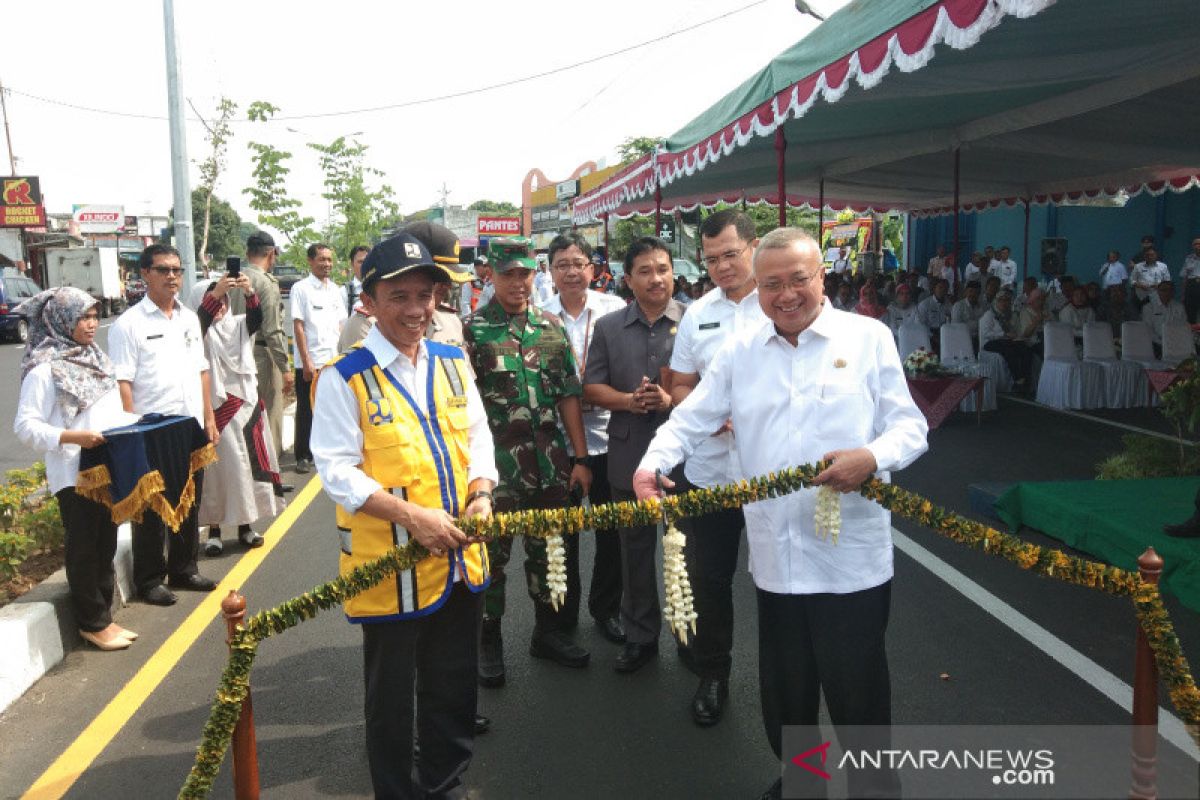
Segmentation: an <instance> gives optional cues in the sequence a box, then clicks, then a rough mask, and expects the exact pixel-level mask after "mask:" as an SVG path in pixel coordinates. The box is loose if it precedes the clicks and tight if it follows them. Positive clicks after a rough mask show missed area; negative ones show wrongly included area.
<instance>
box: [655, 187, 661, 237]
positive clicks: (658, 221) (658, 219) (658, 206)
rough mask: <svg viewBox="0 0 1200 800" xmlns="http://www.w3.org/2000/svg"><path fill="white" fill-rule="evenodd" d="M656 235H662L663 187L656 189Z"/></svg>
mask: <svg viewBox="0 0 1200 800" xmlns="http://www.w3.org/2000/svg"><path fill="white" fill-rule="evenodd" d="M654 235H655V236H661V235H662V189H659V188H655V189H654Z"/></svg>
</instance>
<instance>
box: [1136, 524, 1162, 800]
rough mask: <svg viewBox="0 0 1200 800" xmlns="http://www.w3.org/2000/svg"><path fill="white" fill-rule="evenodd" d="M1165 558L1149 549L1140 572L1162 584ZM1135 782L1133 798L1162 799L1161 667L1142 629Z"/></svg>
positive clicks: (1141, 560) (1139, 632)
mask: <svg viewBox="0 0 1200 800" xmlns="http://www.w3.org/2000/svg"><path fill="white" fill-rule="evenodd" d="M1162 568H1163V560H1162V556H1160V555H1159V554H1158V553H1156V552H1154V548H1153V547H1147V548H1146V552H1144V553H1142V555H1141V557H1140V558H1138V572H1139V573H1140V574H1141V576H1142V580H1144V581H1146V582H1147V583H1153V584H1155V585H1157V584H1158V579H1159V577H1160V576H1161V575H1162ZM1131 755H1132V757H1133V770H1132V771H1133V781H1132V783H1131V784H1130V786H1129V796H1130V797H1131V798H1134V800H1154V798H1156V797H1158V786H1157V773H1158V665H1157V664H1156V663H1154V651H1152V650H1151V649H1150V642H1149V641H1148V640H1147V639H1146V632H1145V631H1144V630H1143V629H1142V626H1141V625H1138V630H1137V645H1136V646H1135V650H1134V658H1133V747H1132V752H1131Z"/></svg>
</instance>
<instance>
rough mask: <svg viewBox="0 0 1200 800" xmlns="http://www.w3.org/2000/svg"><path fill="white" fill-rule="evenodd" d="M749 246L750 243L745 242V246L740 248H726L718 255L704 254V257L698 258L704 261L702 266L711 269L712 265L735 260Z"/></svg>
mask: <svg viewBox="0 0 1200 800" xmlns="http://www.w3.org/2000/svg"><path fill="white" fill-rule="evenodd" d="M749 247H750V245H749V243H747V244H746V245H745V246H743V247H742V249H741V250H728V251H726V252H724V253H721V255H719V256H705V257H704V258H702V259H700V260H701V261H703V262H704V266H706V267H708V268H709V269H712V268H713V267H715V266H717V265H719V264H721V263H722V262H724V263H726V264H728V263H731V262H733V261H736V260H737V259H738V258H739V257H740V256H741V255H742V253H744V252H746V250H747V249H748V248H749Z"/></svg>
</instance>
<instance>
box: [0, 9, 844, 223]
mask: <svg viewBox="0 0 1200 800" xmlns="http://www.w3.org/2000/svg"><path fill="white" fill-rule="evenodd" d="M845 2H846V0H811V2H810V5H811V6H812V7H813V8H814V9H816V10H818V11H819V12H821V13H824V14H829V13H832V12H833V11H835V10H837V9H838V8H840V7H841V6H842V5H844V4H845ZM175 14H176V35H177V40H178V48H179V52H180V57H181V64H182V80H183V92H184V95H185V96H186V97H187V98H188V99H189V100H190V101H191V103H192V104H193V105H194V106H195V108H196V109H198V110H199V112H200V113H201V114H204V115H206V116H209V117H212V116H213V115H214V114H215V108H216V105H217V102H218V99H219V98H220V97H222V96H226V97H229V98H231V99H232V100H234V101H235V102H237V103H238V104H239V106H240V111H239V114H238V117H239V118H244V111H245V108H246V106H247V105H249V103H251V102H253V101H255V100H267V101H269V102H271V103H273V104H274V105H276V106H278V107H279V109H280V111H279V115H278V116H280V117H305V116H308V115H312V114H330V113H331V112H343V111H354V110H357V109H365V108H371V107H376V106H381V105H397V104H404V103H408V104H409V105H407V106H405V107H403V108H395V109H389V110H380V111H371V112H364V113H346V114H339V115H337V116H324V117H318V118H304V119H292V120H276V121H272V122H270V123H252V122H239V123H237V124H236V125H235V126H234V131H233V139H232V141H231V142H230V145H229V155H228V167H227V170H226V172H225V174H224V176H223V177H222V178H221V180H220V182H219V183H218V185H217V191H216V193H217V195H218V196H219V197H222V198H224V199H226V200H228V201H230V202H231V203H232V204H233V206H234V207H235V208H236V209H237V210H238V212H239V213H240V214H241V215H242V217H243V218H244V219H249V220H251V221H253V220H254V214H253V212H252V211H251V210H250V208H249V205H248V203H247V197H246V196H245V195H244V194H243V193H242V190H243V189H244V188H245V187H247V186H249V185H251V183H252V178H251V161H250V158H249V154H248V150H247V146H246V145H247V142H249V141H258V142H263V143H269V144H272V145H274V146H276V147H279V148H281V149H285V150H288V151H290V152H292V153H293V154H294V158H292V159H291V161H290V162H289V163H290V165H291V166H292V173H291V174H290V175H289V176H288V189H289V193H290V194H291V195H292V196H293V197H296V198H297V199H299V200H301V201H302V202H303V203H304V212H305V213H307V214H308V215H310V216H313V217H314V218H315V219H316V221H317V223H318V225H321V224H323V223H324V221H325V219H326V215H327V214H328V207H327V203H326V201H325V200H323V199H322V198H321V192H322V186H321V174H320V171H319V169H318V165H317V158H316V155H317V154H316V153H315V152H313V151H312V150H310V149H309V148H307V147H306V146H305V145H306V143H308V142H329V141H332V140H333V139H335V138H336V137H338V136H342V135H346V136H348V137H350V138H353V139H356V140H357V141H359V142H361V143H362V144H364V145H367V146H368V147H369V148H370V149H369V150H368V151H367V156H366V159H367V163H368V164H369V165H370V166H373V167H376V168H378V169H380V170H382V171H383V172H384V173H385V174H386V177H385V178H384V180H385V181H386V182H387V183H388V184H389V185H391V187H392V188H393V190H394V192H395V196H396V199H397V200H398V202H399V203H400V210H401V212H402V213H411V212H414V211H418V210H420V209H422V208H427V207H429V206H431V205H433V204H435V203H439V202H441V199H442V194H441V192H442V189H443V186H444V187H445V189H446V190H448V192H449V194H448V197H447V201H448V202H449V203H451V204H458V205H467V204H469V203H471V202H474V201H475V200H479V199H484V198H486V199H490V200H508V201H510V202H512V203H514V204H517V205H519V204H520V200H521V197H520V192H521V188H520V187H521V183H522V180H523V179H524V177H525V175H526V173H527V172H528V171H529V170H531V169H533V168H538V169H541V170H542V172H544V173H545V174H546V176H547V177H548V178H549V179H550V180H551V181H557V180H564V179H566V178H567V177H568V175H569V174H570V173H571V172H572V171H573V170H574V169H575V167H577V166H578V165H579V164H581V163H583V162H585V161H588V160H594V161H597V162H604V161H607V163H608V164H614V163H616V162H617V160H618V158H617V155H616V151H617V147H618V145H619V144H620V142H621V141H623V140H624V139H626V138H628V137H630V136H668V135H670V134H672V133H674V132H675V131H677V130H679V129H680V128H682V127H683V126H684V125H685V124H686V123H687V122H689V121H690V120H691V119H693V118H694V117H696V116H697V115H699V114H700V113H701V112H703V111H704V110H705V109H707V108H708V107H709V106H710V105H712V104H713V103H714V102H716V101H717V100H718V99H720V98H721V97H722V96H723V95H724V94H726V93H727V92H729V91H730V90H731V89H733V88H735V87H736V86H737V85H738V84H740V83H741V82H742V81H744V80H745V79H746V78H748V77H749V76H750V75H751V74H752V73H754V72H755V71H757V70H758V69H760V68H761V67H763V66H764V65H765V64H766V63H767V62H768V61H770V59H771V58H772V57H773V56H775V55H776V54H778V53H779V52H780V51H782V50H783V49H785V48H787V47H789V46H791V45H792V44H794V43H795V42H796V41H799V40H800V39H801V38H803V37H804V36H805V35H807V34H808V33H809V32H810V31H811V30H812V29H813V28H814V27H815V26H816V24H817V22H816V20H815V19H813V18H812V17H809V16H805V15H801V14H799V13H797V11H796V9H795V5H794V2H793V0H757V1H756V0H656V1H655V2H645V0H606V2H604V3H573V2H561V0H512V1H511V2H507V3H496V2H490V1H489V2H483V1H480V0H440V2H419V3H418V2H384V1H383V0H380V1H379V2H366V1H365V0H339V2H337V3H330V2H316V1H315V0H290V1H289V2H283V1H282V0H241V1H240V2H230V0H206V1H205V2H196V1H194V0H192V1H189V0H176V1H175ZM723 15H725V16H723ZM3 17H4V23H5V25H4V27H5V30H6V32H7V35H6V36H5V37H4V38H5V43H4V47H3V48H0V82H3V85H4V87H5V89H6V90H8V91H7V93H6V99H7V104H8V119H9V125H10V133H11V137H12V149H13V152H14V153H15V154H16V157H17V159H18V162H17V171H18V173H19V174H22V175H37V176H40V178H41V188H42V192H43V195H44V196H45V198H46V205H47V210H48V211H50V212H69V211H70V210H71V206H72V205H73V204H87V203H97V204H113V205H122V206H124V207H125V213H126V214H146V213H155V214H165V213H166V211H167V209H169V208H170V206H171V191H172V189H171V160H170V141H169V136H168V126H167V122H166V113H167V87H166V66H165V63H166V62H165V55H164V53H165V45H164V36H163V13H162V3H161V2H160V1H159V0H127V1H126V2H122V3H119V4H112V3H94V2H91V3H88V2H81V0H65V1H64V2H61V3H13V4H7V3H6V4H5V8H4V11H3ZM718 17H720V19H719V20H718V21H715V22H712V23H711V24H707V25H703V26H701V27H698V28H696V29H695V30H690V31H685V30H683V29H686V28H688V27H689V26H692V25H695V24H696V23H701V22H704V21H706V20H710V19H713V18H718ZM670 34H674V35H670ZM660 37H666V38H661V40H660V41H657V42H655V43H653V44H649V45H646V46H644V47H637V48H635V49H632V50H630V51H628V52H625V53H622V54H620V55H616V56H613V57H611V58H603V59H601V60H598V61H596V62H595V63H591V64H588V65H585V66H581V67H578V68H574V69H567V70H564V71H561V72H557V73H556V74H553V75H549V76H546V77H538V78H533V79H530V80H526V81H522V82H519V83H516V84H514V85H510V86H504V87H502V88H496V89H491V90H487V91H482V92H477V93H473V94H470V95H467V96H463V97H457V98H453V99H447V100H441V101H437V102H427V103H415V104H413V103H412V101H419V100H423V99H426V98H433V97H440V96H443V95H448V94H455V93H459V92H467V91H471V90H476V89H480V88H482V87H487V86H491V85H494V84H503V83H508V82H511V81H514V80H517V79H521V78H524V77H526V76H531V75H535V74H538V73H542V72H547V71H551V70H556V69H558V68H561V67H567V66H569V65H572V64H575V63H577V62H580V61H585V60H588V59H593V58H596V57H598V56H604V55H605V54H608V53H612V52H614V51H618V50H622V49H624V48H628V47H631V46H633V45H638V44H640V43H642V42H646V41H649V40H653V39H659V38H660ZM30 95H33V96H36V97H39V98H43V99H41V100H39V99H34V98H33V97H30ZM47 100H50V101H54V102H46V101H47ZM62 104H70V105H74V106H84V107H88V108H93V109H102V110H104V111H107V112H121V113H122V114H133V115H146V116H149V117H160V118H158V119H153V118H152V119H146V118H138V117H129V116H119V115H117V114H114V113H94V112H90V111H83V110H79V109H77V108H70V107H68V106H67V105H62ZM187 148H188V157H189V159H190V160H191V161H193V162H198V161H200V160H202V159H203V158H205V157H206V155H207V151H208V147H207V143H206V141H205V132H204V128H203V126H202V125H201V123H200V122H199V121H198V120H197V119H195V114H193V113H191V110H190V109H189V122H188V124H187ZM0 155H2V156H3V157H4V161H3V162H0V170H7V167H8V164H7V157H8V152H7V148H5V147H4V145H3V141H2V140H0ZM191 180H192V185H193V186H195V184H196V182H197V181H198V172H197V169H196V167H195V164H194V163H193V165H192V169H191Z"/></svg>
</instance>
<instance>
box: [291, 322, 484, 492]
mask: <svg viewBox="0 0 1200 800" xmlns="http://www.w3.org/2000/svg"><path fill="white" fill-rule="evenodd" d="M363 346H364V347H365V348H367V349H368V350H370V351H371V354H372V355H374V356H375V361H376V362H378V364H379V366H380V367H382V368H383V369H384V370H385V371H386V372H387V373H388V374H390V375H391V376H392V377H393V378H395V379H396V382H397V383H399V384H400V385H401V386H403V387H404V389H405V391H407V392H408V393H409V395H410V396H411V397H412V398H413V400H415V401H416V403H417V405H418V406H419V407H420V409H421V413H423V414H428V413H429V409H428V408H427V407H426V404H425V403H426V399H427V398H426V392H427V390H428V380H429V378H428V375H429V351H428V350H427V349H426V347H425V340H424V339H422V340H421V344H420V347H419V348H418V350H417V362H416V364H414V363H413V362H412V361H411V360H410V359H409V358H408V357H407V356H405V355H403V354H402V353H401V352H400V351H399V350H397V349H396V348H395V346H394V345H392V343H391V342H389V341H388V340H387V339H386V338H384V336H383V334H382V333H380V331H379V328H377V327H375V328H371V331H370V333H368V334H367V336H366V338H365V339H363ZM465 388H466V392H467V421H468V423H469V426H470V427H469V428H468V430H467V443H468V447H469V450H470V458H471V463H470V465H469V467H468V468H467V480H468V482H469V481H473V480H475V479H476V478H486V479H487V480H490V481H493V482H495V481H498V480H499V477H500V476H499V474H498V473H497V472H496V454H495V450H494V448H493V444H492V433H491V431H490V430H489V429H488V424H487V414H486V412H485V411H484V409H483V401H482V400H480V399H479V390H478V389H476V388H475V382H474V381H467V382H466V386H465ZM313 420H314V423H317V422H319V424H314V425H313V430H312V441H311V442H310V443H309V446H310V448H311V449H312V454H313V462H314V463H315V464H316V467H317V473H318V474H319V475H320V476H321V483H322V485H323V486H324V487H325V493H326V494H328V495H329V496H330V498H332V499H333V501H334V502H335V503H337V504H338V505H340V506H341V507H342V508H344V509H346V511H348V512H349V513H351V514H353V513H354V512H356V511H358V509H359V508H360V507H361V506H362V504H363V503H365V502H367V498H368V497H370V496H371V495H373V494H374V493H375V492H376V491H378V490H379V489H381V488H383V487H382V486H381V485H380V484H379V482H378V481H376V480H375V479H374V478H371V477H368V475H367V473H365V472H363V471H362V459H363V457H362V452H363V435H362V428H361V427H360V425H359V405H358V398H357V397H355V395H354V391H353V390H352V389H351V388H350V386H349V385H348V384H347V383H346V381H345V379H344V378H342V376H341V373H339V372H338V371H337V370H336V369H324V370H321V374H320V377H319V378H318V379H317V394H316V400H315V402H314V403H313ZM423 445H424V442H422V446H423ZM389 488H394V487H389ZM460 500H466V498H460Z"/></svg>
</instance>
